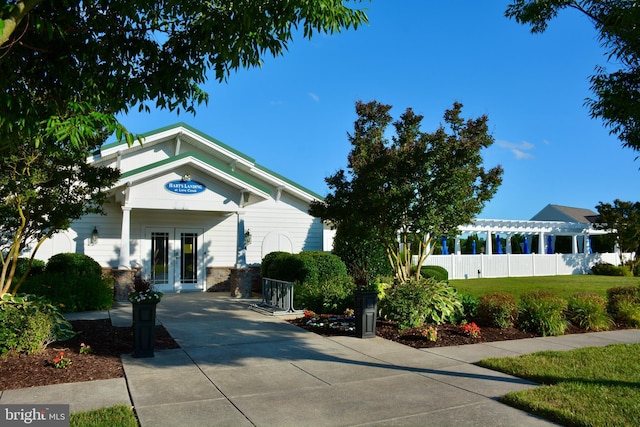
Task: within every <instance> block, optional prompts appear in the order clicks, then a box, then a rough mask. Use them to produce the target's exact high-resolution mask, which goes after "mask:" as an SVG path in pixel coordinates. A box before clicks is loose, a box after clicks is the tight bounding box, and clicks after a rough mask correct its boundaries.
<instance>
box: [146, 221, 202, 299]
mask: <svg viewBox="0 0 640 427" xmlns="http://www.w3.org/2000/svg"><path fill="white" fill-rule="evenodd" d="M145 243H146V246H147V247H146V251H145V252H146V254H147V256H146V260H145V271H146V272H147V276H148V278H149V280H151V282H152V283H153V284H154V285H155V286H156V288H157V289H158V290H160V291H162V292H180V291H195V290H204V286H205V279H206V278H205V270H204V268H203V256H202V229H194V228H148V229H147V230H146V239H145Z"/></svg>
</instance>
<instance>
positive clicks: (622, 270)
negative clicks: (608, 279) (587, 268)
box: [591, 263, 633, 277]
mask: <svg viewBox="0 0 640 427" xmlns="http://www.w3.org/2000/svg"><path fill="white" fill-rule="evenodd" d="M591 272H592V273H593V274H595V275H597V276H627V277H630V276H633V272H632V271H631V270H630V269H629V267H627V266H626V265H621V266H617V265H613V264H608V263H598V264H596V265H594V266H593V267H591Z"/></svg>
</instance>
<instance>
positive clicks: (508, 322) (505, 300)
mask: <svg viewBox="0 0 640 427" xmlns="http://www.w3.org/2000/svg"><path fill="white" fill-rule="evenodd" d="M517 319H518V304H517V303H516V298H515V297H514V296H513V295H511V294H506V293H501V292H494V293H491V294H486V295H483V296H481V297H480V299H479V301H478V320H479V321H480V323H481V324H483V325H484V326H497V327H498V328H503V329H504V328H510V327H512V326H513V325H514V324H515V322H516V320H517Z"/></svg>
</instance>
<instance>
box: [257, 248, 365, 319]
mask: <svg viewBox="0 0 640 427" xmlns="http://www.w3.org/2000/svg"><path fill="white" fill-rule="evenodd" d="M261 272H262V277H267V278H270V279H276V280H285V281H288V282H295V283H296V285H295V289H294V293H293V296H294V306H295V307H296V308H305V309H307V310H312V311H315V312H318V313H341V312H343V311H344V309H346V308H348V307H350V306H352V305H353V290H354V285H353V280H352V279H351V277H350V276H349V274H348V273H347V267H346V266H345V264H344V262H342V260H341V259H340V258H339V257H338V256H336V255H332V254H330V253H326V252H322V251H305V252H301V253H299V254H290V253H288V252H271V253H270V254H267V255H266V256H265V257H264V259H263V261H262V266H261Z"/></svg>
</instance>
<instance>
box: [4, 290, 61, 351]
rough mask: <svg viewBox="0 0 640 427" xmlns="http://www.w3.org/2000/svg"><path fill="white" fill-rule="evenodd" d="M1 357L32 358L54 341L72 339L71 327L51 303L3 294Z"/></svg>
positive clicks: (37, 298)
mask: <svg viewBox="0 0 640 427" xmlns="http://www.w3.org/2000/svg"><path fill="white" fill-rule="evenodd" d="M0 324H1V325H2V327H1V328H0V355H4V354H6V353H9V352H11V353H27V354H32V353H36V352H38V351H41V350H43V349H44V348H45V347H46V346H47V345H49V344H50V343H51V342H53V341H63V340H66V339H69V338H71V337H72V336H73V335H74V333H73V332H72V330H71V324H69V322H67V321H66V320H65V319H64V317H63V316H62V314H61V313H60V312H59V311H58V310H57V309H56V308H55V307H54V306H52V305H51V304H49V302H48V301H46V300H45V299H43V298H41V297H36V296H35V295H23V296H16V297H14V296H12V295H10V294H3V295H2V299H1V300H0Z"/></svg>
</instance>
